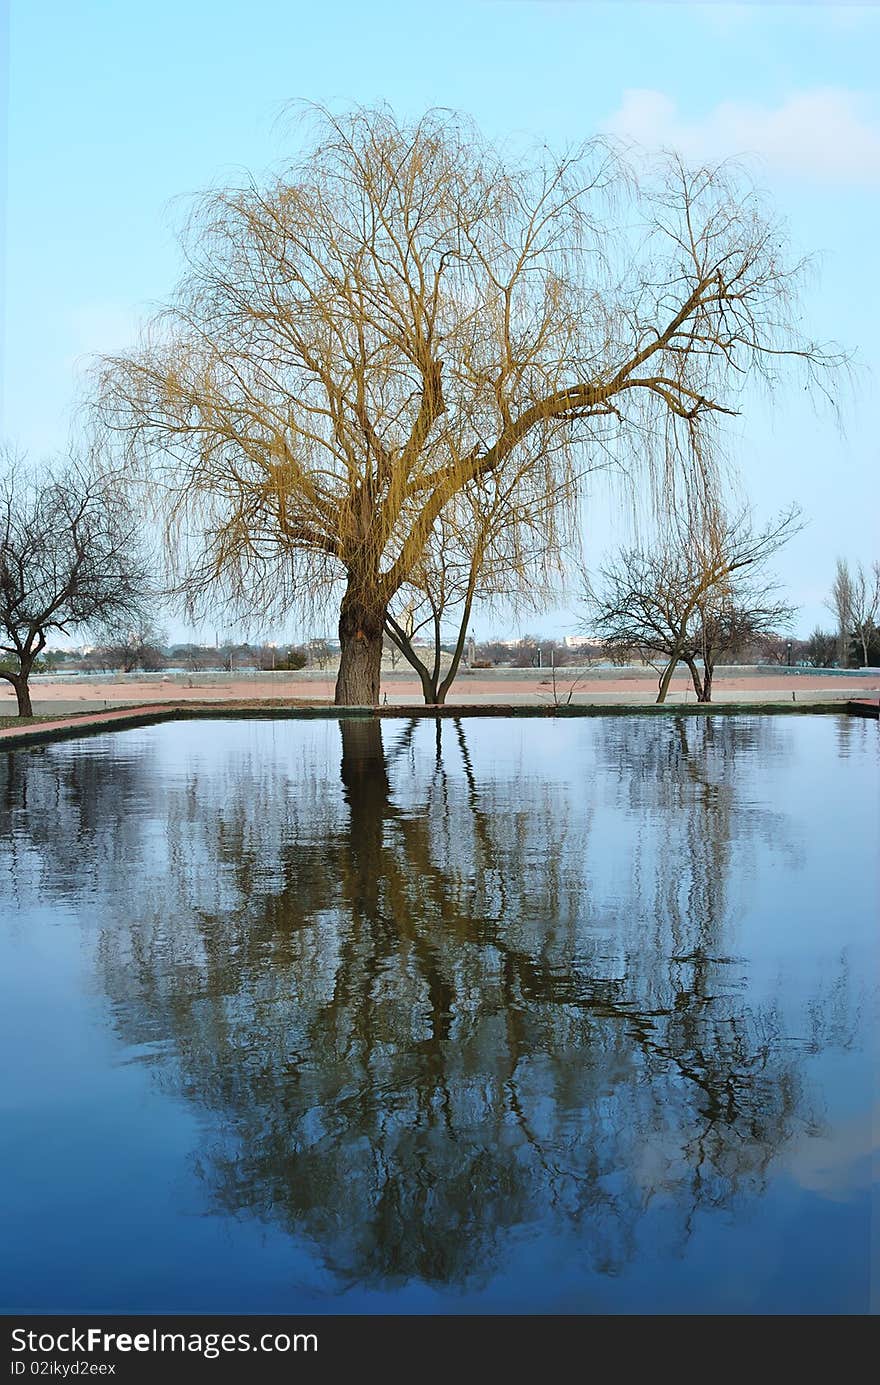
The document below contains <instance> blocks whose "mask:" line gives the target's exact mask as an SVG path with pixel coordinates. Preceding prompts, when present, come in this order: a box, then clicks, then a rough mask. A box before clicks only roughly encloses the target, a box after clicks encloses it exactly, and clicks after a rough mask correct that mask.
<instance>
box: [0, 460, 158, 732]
mask: <svg viewBox="0 0 880 1385" xmlns="http://www.w3.org/2000/svg"><path fill="white" fill-rule="evenodd" d="M141 530H142V520H141V519H140V518H136V517H135V516H133V515H132V514H131V513H130V512H129V511H128V509H127V508H126V506H125V504H124V502H123V500H122V499H121V497H120V494H119V492H118V490H115V489H114V488H113V487H112V486H111V485H110V484H109V483H108V482H107V481H106V480H102V479H99V478H98V476H97V475H96V474H95V473H94V472H93V471H92V470H91V469H90V468H89V467H88V466H87V465H79V464H71V465H67V466H65V467H63V468H56V469H52V468H48V467H45V468H41V469H40V471H39V472H36V471H34V470H31V469H29V468H28V467H27V466H26V465H25V464H24V463H22V462H20V461H11V460H10V459H9V458H7V459H6V468H5V471H4V473H3V474H2V476H0V678H4V679H6V681H7V682H9V683H11V684H12V686H13V688H14V689H15V694H16V698H17V700H18V712H19V716H23V717H27V716H32V715H33V711H32V707H31V698H30V690H29V686H28V683H29V679H30V676H31V673H32V671H33V667H34V663H35V662H36V660H37V658H38V656H39V655H40V653H41V652H42V650H43V649H44V648H45V646H46V640H47V639H48V637H49V635H50V634H51V633H52V632H57V633H59V634H67V633H68V632H69V631H71V630H77V629H83V628H88V629H91V630H96V629H101V628H104V629H106V628H108V627H116V628H118V627H119V625H120V624H123V625H124V626H126V627H127V628H130V629H132V628H133V629H138V628H140V627H141V624H142V622H143V620H144V619H145V611H146V608H147V605H148V603H149V601H150V599H151V589H150V582H149V567H148V562H147V558H146V556H145V554H144V550H143V548H142V544H141V538H140V534H141Z"/></svg>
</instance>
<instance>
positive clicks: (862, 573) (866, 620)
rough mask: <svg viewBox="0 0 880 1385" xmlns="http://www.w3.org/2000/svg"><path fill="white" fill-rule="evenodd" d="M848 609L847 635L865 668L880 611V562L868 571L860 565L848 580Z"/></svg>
mask: <svg viewBox="0 0 880 1385" xmlns="http://www.w3.org/2000/svg"><path fill="white" fill-rule="evenodd" d="M849 590H850V609H849V630H848V634H849V635H850V636H851V637H852V638H853V639H854V640H855V642H856V644H857V645H858V648H859V653H860V655H861V664H862V667H863V668H865V667H866V666H867V664H868V662H869V660H868V649H869V646H870V645H871V643H872V641H873V639H874V637H875V636H876V634H877V613H878V611H880V562H875V563H873V564H872V566H871V567H870V568H869V569H867V570H866V569H865V568H864V567H863V566H862V564H861V563H859V565H858V566H857V568H856V569H855V571H854V572H853V574H852V577H851V579H850V589H849Z"/></svg>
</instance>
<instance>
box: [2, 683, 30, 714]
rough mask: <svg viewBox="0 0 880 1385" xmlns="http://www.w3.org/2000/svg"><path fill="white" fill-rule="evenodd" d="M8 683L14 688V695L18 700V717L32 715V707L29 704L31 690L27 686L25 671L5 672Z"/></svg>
mask: <svg viewBox="0 0 880 1385" xmlns="http://www.w3.org/2000/svg"><path fill="white" fill-rule="evenodd" d="M7 677H8V678H9V681H10V683H11V684H12V686H13V687H14V688H15V696H16V699H17V701H18V715H19V716H20V717H32V716H33V714H34V709H33V707H32V706H31V691H30V688H29V687H28V674H27V673H14V674H11V675H9V674H7Z"/></svg>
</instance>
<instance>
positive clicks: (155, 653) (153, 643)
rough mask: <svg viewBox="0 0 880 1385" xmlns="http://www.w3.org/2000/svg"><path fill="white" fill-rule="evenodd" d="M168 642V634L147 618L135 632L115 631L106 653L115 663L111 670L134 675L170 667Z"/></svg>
mask: <svg viewBox="0 0 880 1385" xmlns="http://www.w3.org/2000/svg"><path fill="white" fill-rule="evenodd" d="M165 640H166V634H165V631H164V630H162V629H160V628H159V626H158V625H157V624H156V623H155V621H154V620H153V619H151V618H150V617H148V616H146V617H144V619H142V620H141V621H139V622H138V623H137V628H135V629H125V628H121V629H118V630H115V631H113V632H112V636H111V639H110V641H109V642H108V644H107V645H105V647H104V652H105V653H106V656H107V658H108V660H112V661H113V662H112V667H114V668H119V669H121V670H122V672H123V673H134V671H135V670H136V669H141V670H143V672H145V673H155V672H158V671H159V670H160V669H163V668H167V667H168V657H167V655H166V653H165Z"/></svg>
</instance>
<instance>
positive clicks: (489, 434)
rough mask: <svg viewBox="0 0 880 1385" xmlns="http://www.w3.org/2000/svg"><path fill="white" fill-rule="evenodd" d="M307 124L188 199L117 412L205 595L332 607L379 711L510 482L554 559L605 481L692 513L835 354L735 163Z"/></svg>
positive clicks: (185, 573)
mask: <svg viewBox="0 0 880 1385" xmlns="http://www.w3.org/2000/svg"><path fill="white" fill-rule="evenodd" d="M314 114H315V122H316V128H315V135H314V139H313V142H312V143H311V146H310V147H306V148H305V150H304V152H303V153H302V154H301V155H300V156H299V157H298V158H297V159H296V160H294V161H293V162H291V163H290V164H289V165H287V166H286V167H285V168H283V169H282V170H281V172H280V173H278V174H277V175H276V176H274V177H273V178H271V179H269V180H268V181H265V180H264V181H259V180H257V179H255V178H252V179H248V180H247V181H245V182H244V183H243V185H242V186H240V187H234V188H227V189H221V190H215V191H211V192H209V193H208V194H207V195H206V196H204V197H203V198H201V199H200V200H199V201H198V202H197V204H196V206H195V208H194V211H193V214H192V217H191V219H190V221H189V224H188V226H187V229H186V232H185V235H184V238H183V249H184V254H185V261H186V268H185V272H184V274H183V277H182V279H181V281H180V283H179V284H178V287H177V290H176V291H175V293H174V295H173V297H172V298H171V300H170V302H169V304H168V305H167V307H166V309H165V310H164V311H163V312H162V313H160V314H159V316H158V317H157V318H156V319H155V320H154V321H153V322H152V324H150V326H149V328H148V330H147V331H146V332H145V335H144V338H143V341H142V344H141V346H140V347H139V348H138V349H137V350H135V351H132V352H130V353H128V354H125V355H122V356H117V357H114V358H108V359H106V360H104V362H103V365H102V369H101V372H100V390H99V417H100V419H101V422H102V424H103V426H104V427H105V428H106V429H107V431H108V435H109V437H110V438H111V439H112V440H113V441H114V442H115V444H116V445H117V446H118V447H119V448H120V449H121V452H122V454H123V456H124V459H125V462H126V464H127V466H128V468H129V473H130V474H131V475H138V476H141V477H142V478H144V479H146V480H148V482H149V484H150V487H151V491H152V493H153V494H154V495H155V496H156V497H157V498H158V500H159V501H160V502H161V504H162V506H163V508H164V512H165V517H166V525H167V531H168V534H169V536H170V539H171V544H170V550H171V552H172V556H173V557H174V560H175V562H176V565H177V577H178V580H179V582H180V584H181V586H182V587H183V588H184V589H185V590H186V591H187V593H188V594H189V597H190V599H191V600H192V601H194V602H196V603H198V602H199V601H200V600H204V599H208V600H210V599H214V598H216V596H217V594H218V592H221V591H222V592H223V593H225V594H226V595H227V596H229V597H231V598H232V599H237V600H238V601H239V602H241V603H242V604H243V605H244V606H246V607H247V608H248V609H249V610H251V611H253V610H258V611H261V612H266V611H268V610H270V609H273V608H278V607H279V606H281V607H283V608H285V609H287V608H289V606H290V604H291V603H292V602H294V601H296V602H303V601H307V602H317V601H326V600H328V599H330V598H331V596H332V595H333V594H334V593H339V592H341V606H340V623H339V634H340V641H341V646H342V657H341V666H340V674H339V682H338V684H337V702H341V703H346V702H348V703H376V702H377V701H378V694H379V668H380V660H381V647H382V632H383V627H384V625H385V617H386V613H387V611H388V607H389V603H390V602H391V601H392V600H393V598H394V596H395V594H396V593H397V592H398V591H399V590H400V589H401V587H402V586H403V585H404V584H405V583H406V582H407V581H408V579H409V578H410V577H411V575H412V574H413V573H414V571H415V570H416V569H417V566H418V564H419V562H420V561H421V559H422V557H423V555H424V553H425V550H426V547H427V546H428V544H429V541H430V538H431V535H432V533H433V531H434V530H435V527H436V526H437V524H438V522H439V521H440V519H441V516H442V517H444V518H445V521H446V522H447V524H448V523H453V524H454V523H455V522H456V515H457V514H458V513H465V514H466V513H467V509H468V507H467V506H464V507H463V508H462V507H461V505H460V502H461V500H462V497H464V496H468V497H470V503H471V504H477V505H479V504H480V492H481V488H483V487H484V486H486V485H487V483H489V482H494V481H495V480H496V479H497V478H498V477H499V476H501V477H502V478H503V479H504V483H505V487H506V490H507V492H508V493H509V494H511V497H512V500H513V501H515V508H516V509H519V510H522V509H523V508H527V507H528V506H529V505H530V504H535V505H537V506H538V507H540V508H541V509H542V510H543V512H544V513H546V515H547V527H548V541H550V542H552V541H554V540H555V538H556V537H557V534H558V532H560V531H561V529H564V528H565V526H566V525H567V524H570V522H571V518H572V513H573V511H572V508H571V502H573V501H574V499H575V498H576V496H577V494H578V482H579V481H580V479H581V478H582V477H583V476H584V475H585V474H586V473H587V472H589V471H590V470H592V469H595V468H597V467H601V466H619V467H623V468H625V469H627V470H628V471H637V472H638V473H639V474H640V475H641V476H643V477H644V478H645V484H646V486H647V487H648V488H649V490H650V491H651V492H652V493H653V494H654V495H659V494H661V492H662V491H663V490H664V488H665V487H670V486H671V487H674V488H676V489H677V491H680V490H681V487H682V485H683V484H687V485H688V486H689V487H690V490H691V492H692V493H693V494H697V495H699V494H700V493H701V492H702V491H703V490H704V489H705V488H706V487H707V486H708V485H709V483H710V480H711V472H712V458H713V456H714V450H713V448H712V446H711V445H710V444H711V434H712V431H713V429H714V427H715V425H716V424H717V423H718V421H719V420H720V419H722V418H723V417H724V416H725V415H730V414H732V413H735V412H736V410H737V408H738V403H739V399H740V395H741V391H742V388H743V387H744V385H745V384H746V383H747V382H748V380H749V379H750V377H752V376H754V375H755V374H759V375H760V376H762V377H763V379H764V380H765V381H767V382H768V383H770V384H773V383H775V381H776V378H777V374H778V372H779V370H780V368H781V366H782V365H783V364H784V363H785V361H786V359H788V360H790V359H792V358H796V359H797V360H799V361H800V362H801V363H802V364H803V365H804V366H805V367H806V368H807V370H808V372H810V373H811V375H813V377H814V378H815V377H817V374H818V372H820V371H821V370H822V369H823V368H824V367H825V366H827V365H829V364H832V363H833V361H834V359H835V358H834V357H833V356H832V355H830V354H829V353H827V352H825V351H824V350H823V349H822V348H820V347H819V346H818V345H817V344H816V343H814V342H810V341H808V340H804V339H802V338H801V337H800V335H799V334H798V332H797V330H796V328H795V325H794V321H793V314H792V311H791V310H792V305H793V303H794V301H795V300H796V296H797V288H798V284H799V280H800V277H801V274H802V271H803V268H804V266H803V264H802V263H801V262H797V261H794V260H792V259H791V258H790V257H789V255H788V252H787V248H786V238H785V234H784V232H783V230H782V228H781V227H780V226H779V225H778V223H777V222H776V220H775V219H774V217H773V216H772V215H771V214H770V213H769V212H768V211H767V209H766V208H765V207H764V206H763V204H762V202H761V199H760V197H759V196H758V195H757V194H756V193H755V192H754V191H753V190H752V189H751V188H750V187H749V186H747V184H746V183H745V182H744V180H743V178H742V176H741V175H740V174H739V173H738V172H737V170H736V169H735V168H732V167H722V168H699V169H695V170H691V169H688V168H686V167H685V166H684V165H683V164H682V162H681V161H680V160H678V159H676V158H669V159H664V160H663V161H661V162H660V163H657V164H654V165H652V166H650V167H647V166H644V167H641V168H640V170H639V171H638V173H636V171H634V169H633V168H632V167H630V166H628V165H627V164H626V162H625V161H624V160H623V159H622V157H621V156H620V154H619V152H618V151H616V150H615V149H614V148H612V147H611V146H609V144H608V143H607V142H605V141H603V140H593V141H590V142H587V143H586V144H585V145H583V146H582V147H580V148H578V149H576V150H574V151H572V152H570V153H568V154H565V155H564V156H556V155H554V154H551V153H550V152H549V151H548V150H546V149H544V150H541V151H539V152H538V153H537V154H536V155H534V156H532V157H529V158H514V157H512V156H510V155H506V154H505V153H504V152H503V151H502V150H500V149H499V148H498V147H496V146H495V145H493V144H492V143H491V142H490V141H488V140H486V139H485V138H484V137H483V136H482V135H481V134H480V133H479V131H477V130H476V129H475V128H474V126H473V125H472V124H471V123H470V122H469V121H467V120H466V119H465V118H464V117H462V116H460V115H457V114H455V113H451V112H446V111H430V112H428V113H427V114H426V115H425V116H424V117H423V118H422V119H421V120H419V121H418V122H416V123H406V122H403V121H399V120H397V119H396V118H395V116H394V115H393V114H392V113H391V112H390V111H389V110H387V109H385V108H384V107H380V108H376V109H356V110H354V111H352V112H350V113H348V114H346V115H343V116H340V117H335V116H332V115H331V114H329V113H328V112H327V111H318V112H315V113H314ZM557 500H558V502H559V503H558V504H556V503H553V502H555V501H557ZM548 502H550V503H548Z"/></svg>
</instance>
